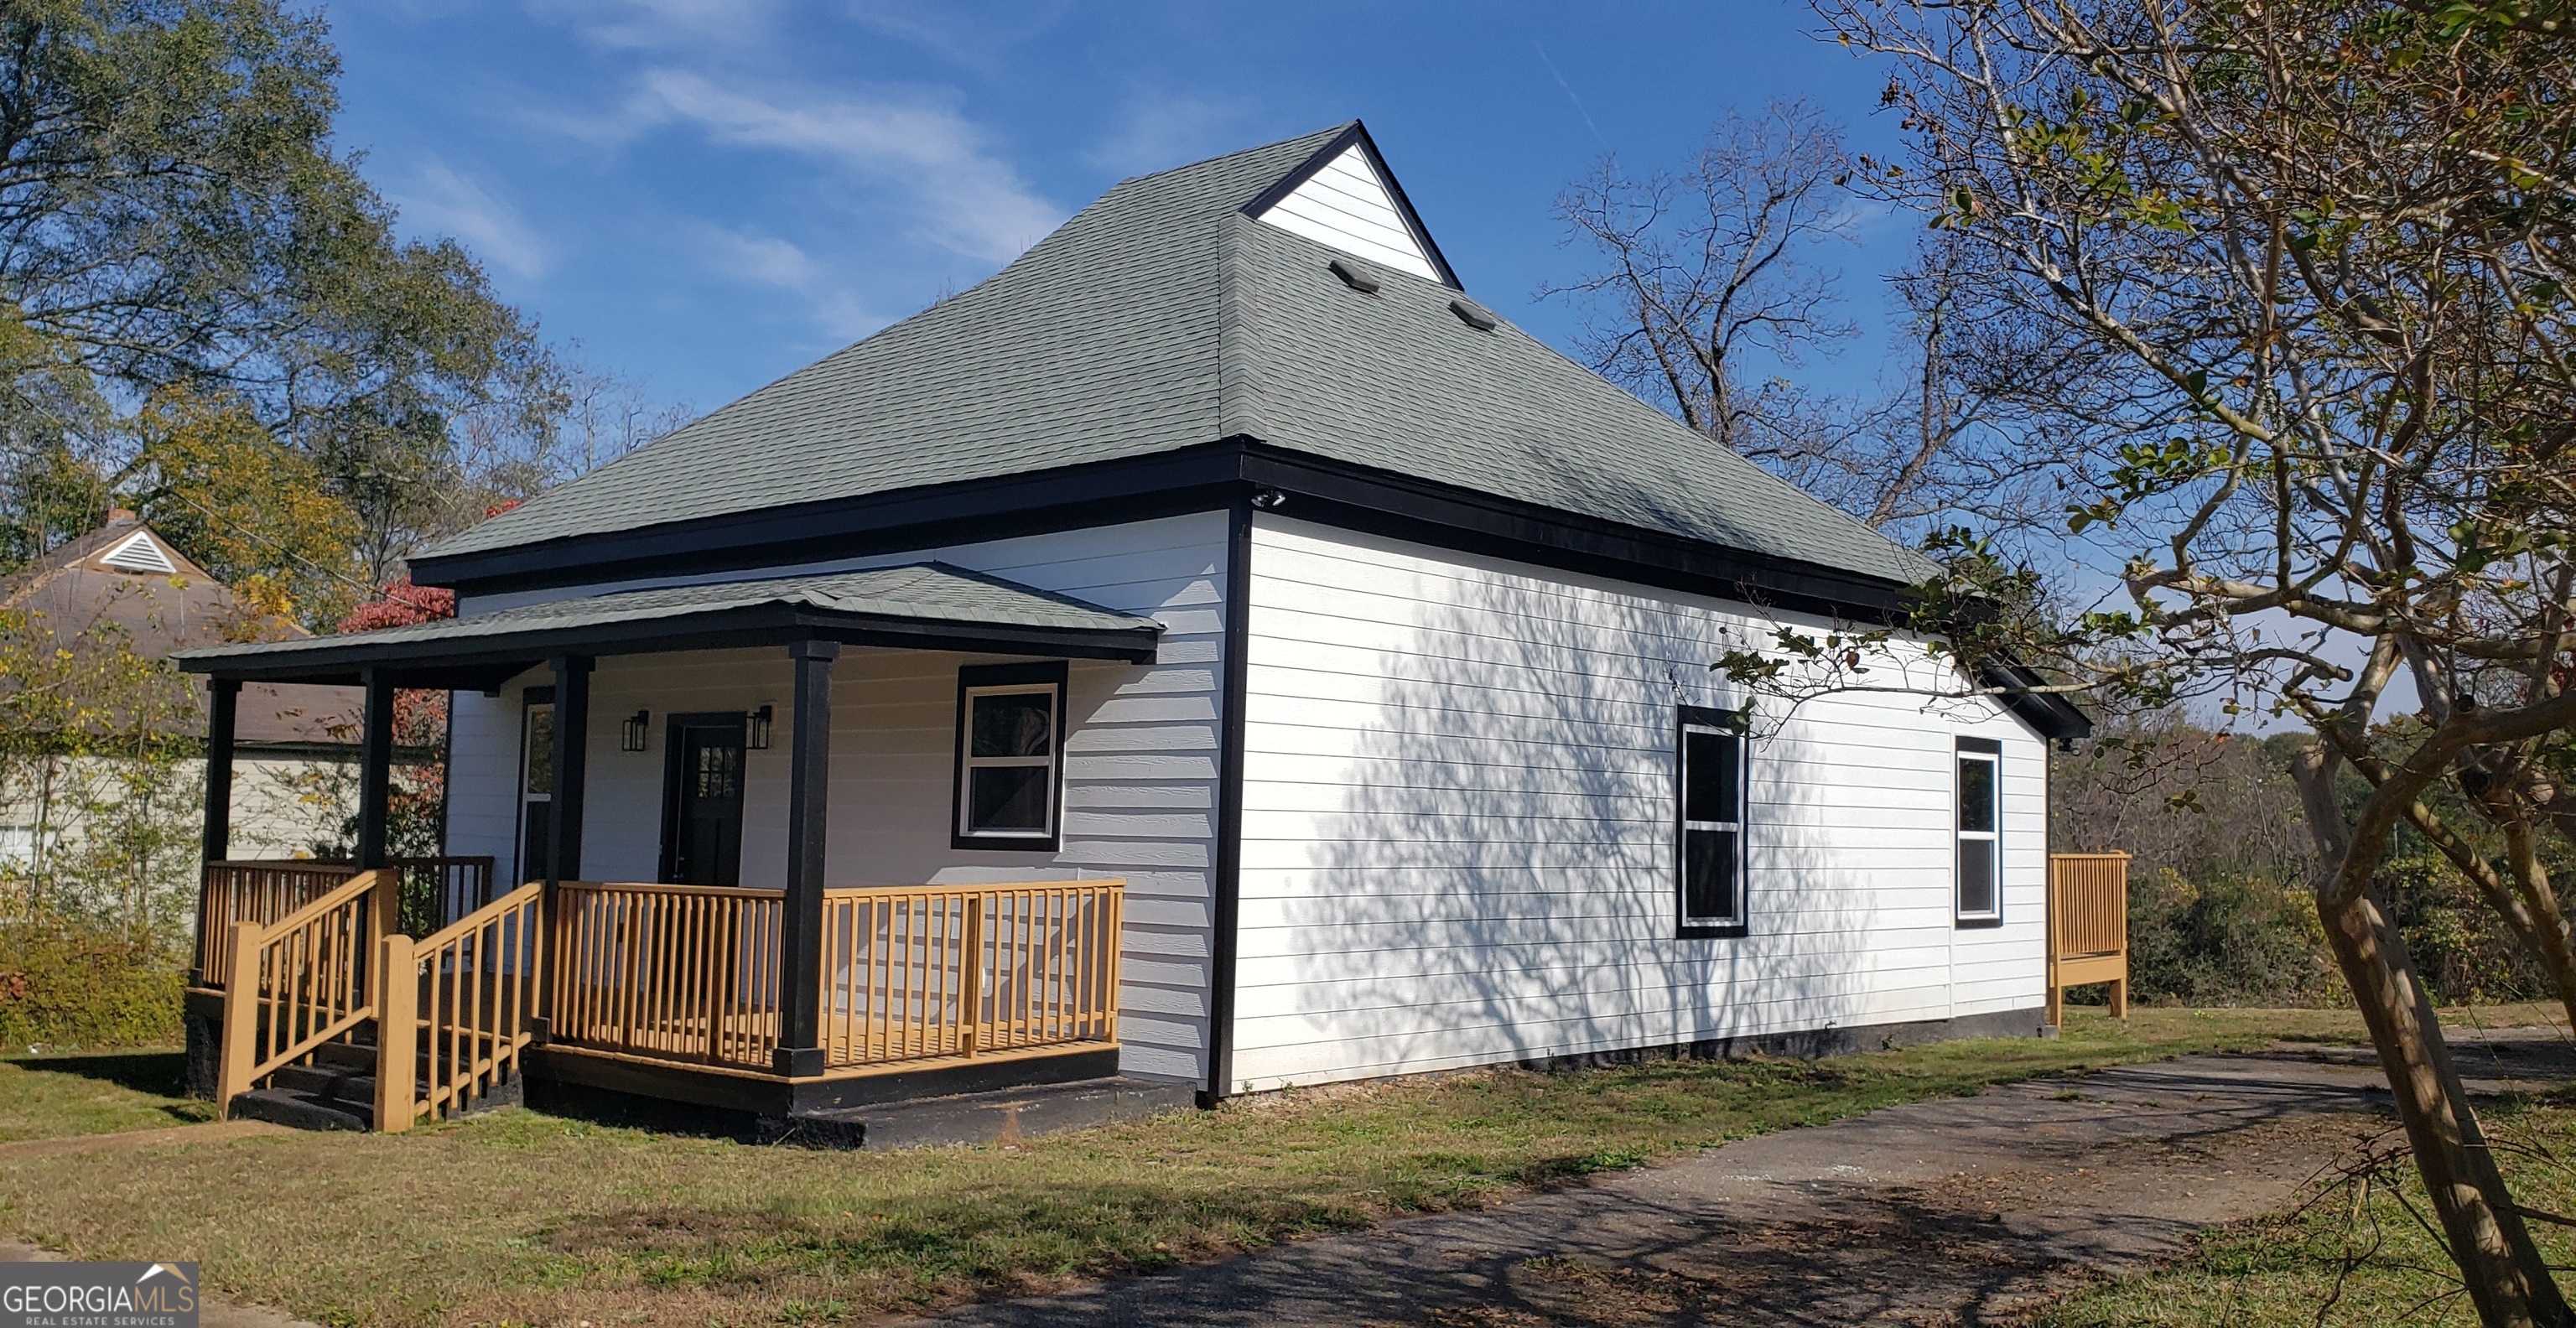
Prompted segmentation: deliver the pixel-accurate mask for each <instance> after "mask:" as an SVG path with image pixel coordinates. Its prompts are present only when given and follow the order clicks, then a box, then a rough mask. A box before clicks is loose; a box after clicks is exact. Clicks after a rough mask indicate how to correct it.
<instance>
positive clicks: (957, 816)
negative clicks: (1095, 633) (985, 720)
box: [949, 663, 1066, 849]
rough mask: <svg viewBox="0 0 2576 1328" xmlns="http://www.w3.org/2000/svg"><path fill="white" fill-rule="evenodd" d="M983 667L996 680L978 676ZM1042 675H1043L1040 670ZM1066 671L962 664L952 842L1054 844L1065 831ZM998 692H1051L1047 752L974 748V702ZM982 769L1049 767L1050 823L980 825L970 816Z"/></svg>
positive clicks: (967, 844)
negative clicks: (993, 752) (996, 752)
mask: <svg viewBox="0 0 2576 1328" xmlns="http://www.w3.org/2000/svg"><path fill="white" fill-rule="evenodd" d="M979 673H983V674H986V675H988V676H992V680H991V681H989V682H986V681H977V675H978V674H979ZM1040 675H1044V676H1040ZM1064 693H1065V673H1064V666H1063V665H1062V664H1061V663H1058V664H1055V665H1052V666H1048V665H1036V666H1013V665H1004V666H998V667H992V668H989V669H983V670H978V669H973V668H969V669H962V670H960V671H959V674H958V688H957V772H956V774H957V779H956V787H955V796H954V804H955V806H954V810H953V812H952V813H951V819H950V821H949V834H950V842H951V844H952V846H953V847H957V848H1016V849H1054V848H1056V847H1057V846H1058V845H1059V844H1060V843H1061V841H1062V836H1063V833H1064V738H1065V727H1066V725H1065V709H1064ZM995 696H1044V697H1045V698H1047V719H1048V721H1049V726H1050V727H1049V732H1048V736H1047V751H1046V754H1045V755H1043V756H977V755H975V754H974V751H975V703H976V702H977V701H980V700H982V699H984V698H986V697H995ZM984 769H1020V770H1027V769H1043V770H1045V771H1046V772H1047V775H1046V779H1047V789H1046V826H1045V828H1044V829H1036V830H1006V829H977V828H976V827H975V826H974V825H973V823H972V821H971V820H970V818H971V817H972V816H973V815H974V805H973V802H974V778H975V772H976V771H977V770H984Z"/></svg>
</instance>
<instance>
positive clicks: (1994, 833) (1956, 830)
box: [1950, 738, 2004, 926]
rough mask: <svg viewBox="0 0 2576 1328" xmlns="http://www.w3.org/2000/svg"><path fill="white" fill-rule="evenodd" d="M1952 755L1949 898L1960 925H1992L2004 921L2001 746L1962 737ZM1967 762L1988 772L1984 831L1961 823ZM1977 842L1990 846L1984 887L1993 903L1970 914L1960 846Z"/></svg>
mask: <svg viewBox="0 0 2576 1328" xmlns="http://www.w3.org/2000/svg"><path fill="white" fill-rule="evenodd" d="M1971 744H1974V745H1971ZM1952 756H1953V759H1952V761H1951V763H1950V779H1951V789H1950V826H1951V833H1952V836H1953V838H1952V842H1951V846H1950V875H1951V892H1950V899H1951V903H1952V906H1953V908H1954V909H1955V911H1956V914H1957V917H1958V921H1959V923H1960V925H1962V926H1980V925H1983V926H1992V925H1995V924H1997V923H2000V922H2002V921H2003V920H2004V840H2003V828H2004V757H2003V751H2002V747H2001V744H1991V745H1990V744H1989V743H1988V742H1987V741H1985V740H1980V739H1976V738H1962V739H1960V740H1959V741H1958V744H1957V746H1956V747H1955V748H1954V749H1953V752H1952ZM1970 761H1978V762H1982V763H1984V765H1985V766H1986V767H1987V770H1988V774H1987V779H1988V781H1989V782H1988V784H1987V786H1986V787H1987V791H1988V793H1989V795H1990V797H1991V800H1992V803H1993V805H1992V806H1991V807H1990V808H1989V809H1988V811H1989V813H1990V814H1991V815H1992V816H1993V817H1994V824H1993V825H1991V826H1989V827H1988V828H1986V829H1983V830H1971V829H1969V828H1967V827H1966V826H1965V825H1962V824H1960V821H1961V819H1962V818H1963V817H1964V816H1965V815H1966V813H1967V803H1968V783H1967V780H1966V778H1965V772H1964V770H1963V767H1964V766H1965V765H1966V764H1967V763H1968V762H1970ZM1978 841H1983V842H1984V843H1986V844H1987V845H1988V846H1989V847H1988V848H1987V850H1986V869H1987V871H1988V872H1989V873H1991V876H1992V879H1990V880H1989V881H1988V882H1987V888H1988V889H1989V891H1990V892H1991V893H1990V894H1989V895H1988V898H1989V899H1991V900H1992V901H1993V905H1994V906H1993V907H1992V908H1989V909H1986V910H1984V911H1983V912H1971V911H1970V910H1969V908H1968V892H1967V885H1968V878H1967V852H1966V850H1965V849H1964V848H1963V847H1961V846H1962V845H1965V844H1969V843H1974V842H1978Z"/></svg>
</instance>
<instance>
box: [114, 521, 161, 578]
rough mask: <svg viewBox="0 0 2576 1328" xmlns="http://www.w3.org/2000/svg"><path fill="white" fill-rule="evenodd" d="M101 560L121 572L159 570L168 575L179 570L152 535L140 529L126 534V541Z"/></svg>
mask: <svg viewBox="0 0 2576 1328" xmlns="http://www.w3.org/2000/svg"><path fill="white" fill-rule="evenodd" d="M99 561H100V562H102V563H105V564H106V565H108V566H110V567H113V568H115V569H117V570H118V571H120V572H158V573H160V574H162V575H164V576H167V575H169V574H171V573H173V572H176V571H178V570H179V565H178V564H177V563H174V562H171V561H170V555H168V554H166V553H163V552H162V551H161V546H160V545H159V544H157V543H155V542H154V541H153V539H152V536H151V535H149V534H147V533H145V532H143V531H140V530H138V531H136V532H134V533H133V534H131V535H128V536H126V537H125V542H124V543H122V544H119V545H117V546H116V547H115V548H113V549H110V550H108V551H107V554H106V556H105V557H102V558H100V559H99Z"/></svg>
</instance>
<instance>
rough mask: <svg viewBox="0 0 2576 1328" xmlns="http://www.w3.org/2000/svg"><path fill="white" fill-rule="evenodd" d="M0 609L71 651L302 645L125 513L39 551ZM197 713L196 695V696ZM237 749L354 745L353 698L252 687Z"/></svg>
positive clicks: (299, 633) (326, 691) (154, 653)
mask: <svg viewBox="0 0 2576 1328" xmlns="http://www.w3.org/2000/svg"><path fill="white" fill-rule="evenodd" d="M0 610H7V611H11V612H18V613H24V614H26V615H27V620H26V630H27V631H29V632H32V633H36V634H39V635H40V636H42V637H43V638H45V639H47V640H50V641H52V642H53V643H55V644H56V645H58V646H59V647H61V648H63V649H66V650H72V651H79V650H84V649H90V648H96V647H102V646H106V645H107V644H109V643H111V642H115V643H120V644H122V645H123V646H124V647H125V648H127V649H129V650H131V651H133V652H134V654H135V655H137V656H139V657H141V658H143V659H165V658H168V657H170V656H171V655H173V654H175V653H177V652H180V651H183V650H185V649H187V648H189V647H191V646H203V645H210V644H213V643H216V642H220V641H223V640H225V639H227V638H229V637H233V636H238V635H241V634H243V633H246V632H255V633H258V634H261V635H267V636H283V637H290V638H304V637H306V636H308V635H309V634H308V633H306V632H305V630H304V629H303V628H301V627H298V626H296V625H295V624H294V623H292V622H288V621H285V620H283V619H280V618H277V617H274V616H272V615H269V614H266V613H263V612H261V611H260V610H259V608H258V607H257V606H255V605H253V604H251V603H249V602H248V601H246V600H244V599H242V597H241V596H239V595H236V594H234V593H233V591H232V588H231V587H229V586H226V585H225V584H224V583H223V582H221V581H218V580H216V579H215V578H214V576H213V574H212V573H209V572H208V571H206V569H204V568H202V567H199V566H198V565H197V564H196V563H194V562H192V561H190V560H189V558H188V556H187V555H186V554H184V553H181V552H180V551H179V550H178V549H177V548H176V547H174V546H173V545H171V544H170V543H169V542H168V541H167V540H164V539H162V538H161V536H160V533H159V532H158V531H155V530H153V529H152V528H151V527H150V526H149V525H146V524H144V523H143V522H142V521H141V520H140V519H138V518H137V517H136V516H135V515H134V514H133V513H131V512H116V513H112V514H111V515H110V516H109V517H108V520H107V522H106V523H105V524H103V525H101V526H99V527H98V528H97V529H95V530H92V531H90V532H89V533H87V534H85V535H82V536H80V537H79V538H78V539H74V540H69V541H66V542H65V543H63V544H60V545H57V546H55V547H54V548H52V549H49V550H47V551H46V552H44V553H43V554H40V555H38V556H37V557H36V559H35V561H33V562H31V563H29V564H28V565H27V566H25V567H23V568H20V569H19V570H18V571H16V572H15V573H12V574H11V575H10V576H9V578H8V579H7V580H6V581H0ZM196 696H197V703H198V705H199V706H200V707H201V708H202V707H203V706H204V704H205V689H204V688H203V687H202V686H200V687H198V688H197V692H196ZM235 705H236V707H237V709H236V711H235V719H234V728H233V732H234V736H235V740H236V741H238V742H240V743H241V744H243V745H244V746H247V747H251V748H254V749H256V748H259V747H262V746H301V747H313V746H330V747H346V746H354V745H355V744H356V741H357V737H356V735H357V732H358V716H359V714H360V713H361V711H362V710H363V709H364V705H363V698H362V697H361V696H360V694H359V693H357V692H355V691H353V690H350V689H349V688H345V687H308V686H296V685H286V686H282V687H281V686H272V685H264V684H263V685H253V686H250V687H246V688H244V689H243V691H242V694H241V696H240V697H239V698H238V700H237V701H236V702H235Z"/></svg>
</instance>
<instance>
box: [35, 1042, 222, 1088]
mask: <svg viewBox="0 0 2576 1328" xmlns="http://www.w3.org/2000/svg"><path fill="white" fill-rule="evenodd" d="M9 1063H10V1064H12V1065H15V1066H17V1067H18V1068H20V1069H22V1070H38V1071H43V1072H46V1073H49V1074H71V1075H78V1076H80V1077H81V1078H83V1079H98V1080H102V1081H104V1082H107V1083H111V1084H115V1085H116V1086H117V1087H119V1088H129V1089H132V1090H133V1091H135V1092H137V1093H150V1094H153V1095H154V1096H156V1097H186V1096H187V1095H188V1053H186V1052H184V1051H177V1050H171V1051H88V1052H70V1053H57V1054H54V1055H48V1056H12V1057H10V1058H9Z"/></svg>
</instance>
